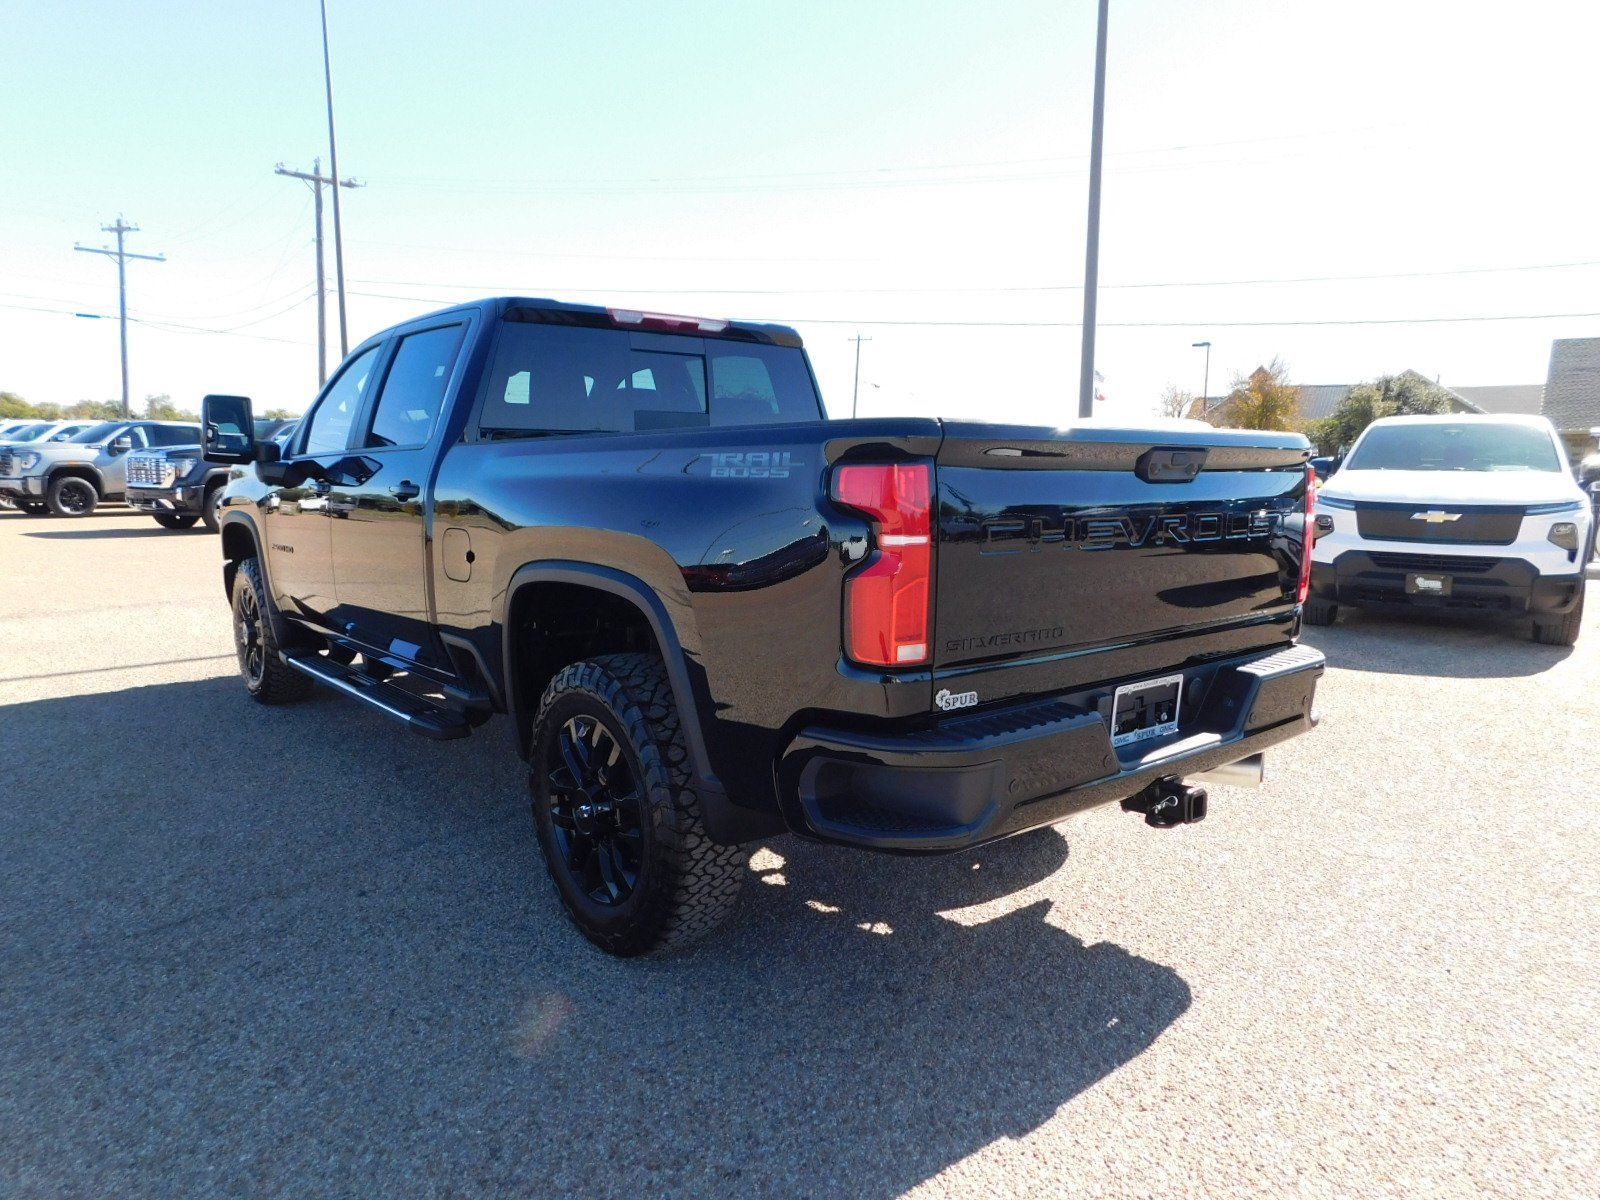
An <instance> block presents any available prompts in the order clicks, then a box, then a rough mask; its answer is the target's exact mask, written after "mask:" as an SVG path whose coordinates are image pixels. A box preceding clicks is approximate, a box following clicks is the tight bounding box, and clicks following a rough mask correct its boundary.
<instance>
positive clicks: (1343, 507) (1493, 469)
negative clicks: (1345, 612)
mask: <svg viewBox="0 0 1600 1200" xmlns="http://www.w3.org/2000/svg"><path fill="white" fill-rule="evenodd" d="M1316 530H1317V540H1316V545H1315V548H1314V549H1313V551H1312V555H1311V596H1310V598H1309V599H1308V600H1307V602H1306V606H1305V620H1306V623H1307V624H1310V625H1331V624H1332V623H1333V622H1334V621H1335V620H1337V619H1338V616H1339V606H1340V605H1341V604H1347V605H1359V606H1373V607H1378V606H1387V605H1407V606H1415V607H1419V608H1434V609H1454V610H1467V611H1478V612H1485V613H1504V614H1508V615H1512V616H1530V617H1532V618H1533V636H1534V640H1536V641H1540V642H1544V643H1547V644H1549V645H1563V646H1570V645H1572V644H1573V643H1574V642H1576V641H1577V640H1578V629H1579V626H1580V625H1581V624H1582V622H1583V591H1584V567H1585V565H1586V564H1587V562H1588V561H1589V554H1590V552H1591V551H1592V549H1593V540H1592V539H1593V537H1594V530H1593V518H1592V516H1591V514H1590V508H1589V498H1588V495H1587V494H1586V493H1585V492H1584V491H1583V489H1582V488H1580V487H1579V486H1578V484H1577V483H1576V482H1575V481H1574V479H1573V477H1572V471H1571V469H1570V467H1569V466H1568V464H1567V455H1566V451H1565V450H1564V449H1563V448H1562V445H1561V439H1560V438H1558V437H1557V436H1556V431H1555V428H1554V427H1553V426H1552V425H1551V424H1550V422H1549V421H1547V420H1546V419H1545V418H1543V417H1502V416H1463V415H1460V414H1451V415H1448V416H1438V417H1384V418H1382V419H1380V420H1377V421H1374V422H1373V423H1372V424H1371V425H1369V426H1367V428H1366V430H1365V431H1364V432H1363V433H1362V434H1361V436H1360V437H1359V438H1357V439H1356V444H1355V445H1354V446H1353V447H1352V448H1351V450H1350V453H1349V454H1348V455H1347V456H1346V457H1345V459H1344V462H1343V464H1342V465H1341V466H1340V468H1339V470H1338V471H1337V472H1336V473H1335V474H1334V475H1333V476H1332V477H1331V478H1330V479H1329V480H1328V482H1327V483H1326V484H1324V485H1323V487H1322V490H1321V491H1319V492H1318V493H1317V517H1316Z"/></svg>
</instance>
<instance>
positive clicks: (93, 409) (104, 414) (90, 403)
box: [66, 400, 122, 421]
mask: <svg viewBox="0 0 1600 1200" xmlns="http://www.w3.org/2000/svg"><path fill="white" fill-rule="evenodd" d="M66 415H67V416H69V417H86V418H88V419H90V420H93V421H115V420H116V419H117V418H118V417H120V416H121V415H122V404H121V402H120V401H117V400H79V401H78V402H77V403H76V404H73V405H70V406H68V408H67V411H66Z"/></svg>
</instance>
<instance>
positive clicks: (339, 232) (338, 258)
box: [321, 0, 350, 360]
mask: <svg viewBox="0 0 1600 1200" xmlns="http://www.w3.org/2000/svg"><path fill="white" fill-rule="evenodd" d="M321 4H322V79H323V82H324V83H325V84H326V85H327V92H328V174H329V175H331V176H332V177H333V178H334V179H335V180H337V179H338V178H339V147H338V143H337V142H336V141H335V139H334V136H333V62H332V59H331V58H330V56H329V54H328V0H321ZM333 276H334V284H335V286H336V287H337V288H338V289H339V358H340V359H341V360H343V359H344V357H345V355H347V354H349V353H350V334H349V330H348V327H347V326H346V324H345V315H344V228H343V226H341V225H340V223H339V185H338V184H337V183H335V184H334V187H333Z"/></svg>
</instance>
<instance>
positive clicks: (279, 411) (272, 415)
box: [261, 408, 300, 421]
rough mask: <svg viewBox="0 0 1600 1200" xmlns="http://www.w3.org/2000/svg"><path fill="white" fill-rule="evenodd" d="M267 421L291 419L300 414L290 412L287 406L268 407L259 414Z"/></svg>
mask: <svg viewBox="0 0 1600 1200" xmlns="http://www.w3.org/2000/svg"><path fill="white" fill-rule="evenodd" d="M261 416H262V418H263V419H265V420H268V421H293V420H295V419H296V418H297V417H299V416H300V414H299V413H295V412H290V411H289V410H288V409H287V408H269V409H267V411H266V412H264V413H262V414H261Z"/></svg>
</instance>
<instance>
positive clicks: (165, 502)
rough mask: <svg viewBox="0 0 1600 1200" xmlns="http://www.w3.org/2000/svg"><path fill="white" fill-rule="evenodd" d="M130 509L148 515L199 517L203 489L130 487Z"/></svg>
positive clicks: (128, 496)
mask: <svg viewBox="0 0 1600 1200" xmlns="http://www.w3.org/2000/svg"><path fill="white" fill-rule="evenodd" d="M126 499H127V502H128V506H129V507H130V508H136V509H138V510H139V511H140V512H148V513H176V514H178V515H180V516H198V515H200V512H201V508H202V503H203V501H204V500H205V488H203V487H174V488H140V487H130V488H129V489H128V494H127V497H126Z"/></svg>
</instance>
